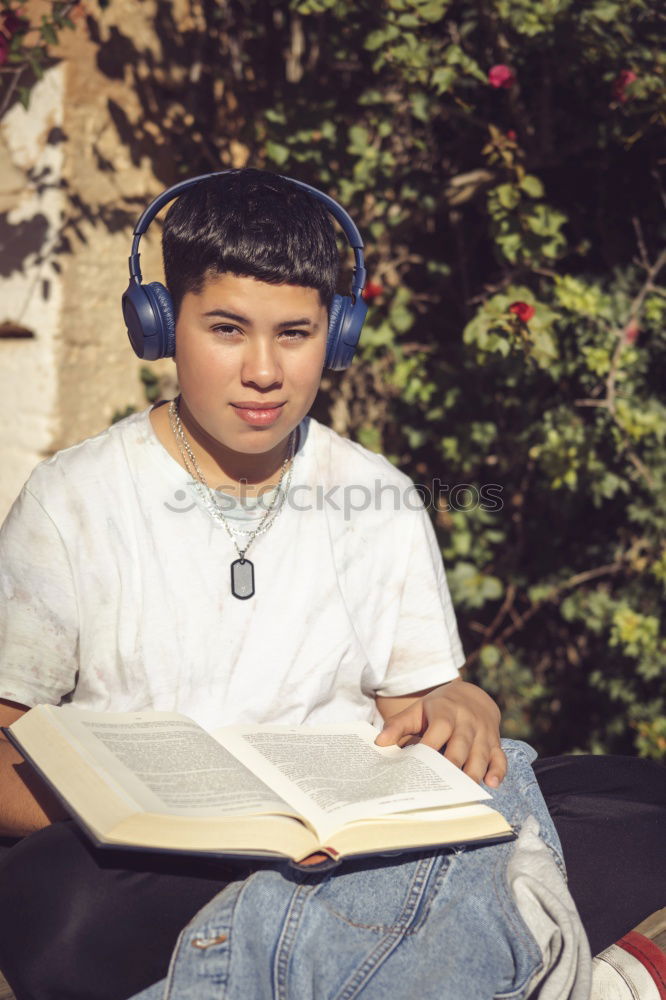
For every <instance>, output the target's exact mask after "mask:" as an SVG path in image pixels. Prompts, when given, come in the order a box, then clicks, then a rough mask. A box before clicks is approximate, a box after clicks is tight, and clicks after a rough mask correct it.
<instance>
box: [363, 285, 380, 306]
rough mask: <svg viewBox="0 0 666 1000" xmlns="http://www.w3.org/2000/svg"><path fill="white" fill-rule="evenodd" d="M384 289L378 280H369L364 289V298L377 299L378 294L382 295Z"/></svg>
mask: <svg viewBox="0 0 666 1000" xmlns="http://www.w3.org/2000/svg"><path fill="white" fill-rule="evenodd" d="M383 291H384V288H383V286H382V285H380V284H378V283H377V282H376V281H369V282H368V283H367V285H366V286H365V288H364V289H363V298H364V299H365V301H366V302H372V300H373V299H376V298H377V296H378V295H381V294H382V292H383Z"/></svg>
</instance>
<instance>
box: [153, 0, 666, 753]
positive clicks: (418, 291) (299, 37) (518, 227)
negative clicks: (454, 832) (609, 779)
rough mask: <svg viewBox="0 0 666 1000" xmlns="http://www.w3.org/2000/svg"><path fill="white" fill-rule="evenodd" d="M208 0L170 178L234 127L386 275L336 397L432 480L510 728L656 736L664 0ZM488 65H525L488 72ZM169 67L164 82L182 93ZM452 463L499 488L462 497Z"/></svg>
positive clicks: (662, 663) (456, 591)
mask: <svg viewBox="0 0 666 1000" xmlns="http://www.w3.org/2000/svg"><path fill="white" fill-rule="evenodd" d="M206 9H207V10H208V11H209V13H208V15H207V16H208V17H209V23H208V28H209V31H208V34H207V36H206V37H207V39H208V43H209V47H208V48H207V49H206V56H205V59H206V60H207V62H206V64H205V66H204V68H203V70H202V72H201V80H202V83H201V89H200V90H196V89H195V87H196V86H198V85H195V83H192V81H191V80H190V77H189V75H187V74H186V81H187V82H186V83H185V84H183V94H182V95H180V98H179V99H182V100H183V101H186V102H187V107H188V112H189V113H190V115H191V116H193V117H194V119H195V120H194V124H193V125H192V124H190V125H189V126H188V127H187V128H181V129H180V131H179V132H177V133H175V132H174V133H173V134H170V133H169V134H166V136H165V142H164V145H163V146H161V147H160V152H159V157H158V159H159V161H160V163H166V162H172V163H173V164H174V167H173V171H174V178H169V182H173V180H174V179H177V177H179V176H180V175H181V174H191V173H194V172H196V171H198V172H202V173H203V172H207V171H209V170H210V169H211V164H216V163H219V165H220V166H221V167H223V166H226V165H230V164H231V163H232V162H234V159H233V158H234V156H236V155H237V154H236V153H234V149H236V150H237V149H238V148H239V147H240V148H242V149H245V150H246V151H247V155H248V158H249V163H251V164H252V165H257V166H265V167H267V168H269V169H274V170H277V171H280V172H283V173H286V174H291V175H294V176H297V177H300V178H302V179H303V180H305V181H308V182H310V183H313V184H315V185H317V186H319V187H323V188H325V189H327V190H328V191H330V193H331V194H333V195H334V196H336V197H338V198H339V200H340V201H342V202H343V203H344V204H345V206H346V207H347V208H348V210H349V211H350V213H351V214H352V216H353V217H354V218H355V219H356V220H357V222H358V224H359V226H360V228H361V231H362V233H363V234H364V236H365V238H366V246H367V254H368V264H369V271H370V277H371V278H372V280H373V281H375V282H377V283H379V284H380V285H381V286H382V290H383V291H382V294H381V296H379V297H378V298H377V299H375V300H374V301H373V303H372V308H371V311H370V314H369V317H368V322H367V326H366V329H365V331H364V335H363V341H362V347H361V350H360V352H359V355H360V356H359V360H358V361H357V363H356V364H355V365H354V366H353V368H352V369H351V370H350V371H349V372H348V373H347V374H346V375H345V376H344V378H342V379H329V380H327V382H326V386H327V389H326V391H327V392H328V403H329V404H330V405H331V406H332V405H334V404H341V405H337V406H336V410H335V412H336V420H337V422H338V426H339V425H340V421H341V420H343V421H344V422H345V423H344V427H345V429H346V431H347V432H348V433H349V434H350V435H352V436H355V437H356V438H357V439H359V440H360V441H362V442H363V443H364V444H366V445H367V446H368V447H370V448H373V449H376V450H382V451H383V452H384V453H385V454H387V455H388V456H390V457H391V458H392V459H393V460H394V461H396V462H397V463H399V464H400V465H401V466H402V467H403V468H405V469H406V470H407V471H408V472H409V473H410V474H411V475H412V476H413V477H414V478H415V479H416V480H417V481H418V482H421V483H425V482H431V481H433V480H434V479H438V480H439V481H440V483H441V484H442V492H441V496H440V499H439V501H438V503H437V510H436V511H434V512H433V514H434V518H435V522H436V525H437V530H438V532H439V535H440V540H441V544H442V551H443V553H444V557H445V561H446V564H447V571H448V575H449V580H450V584H451V589H452V592H453V595H454V600H455V603H456V607H457V610H458V616H459V622H460V626H461V630H462V634H463V642H464V646H465V649H466V651H467V652H468V672H469V676H471V677H472V678H473V679H476V680H478V681H479V682H480V683H481V684H483V685H484V686H485V687H486V688H487V689H488V690H489V691H490V692H491V693H494V694H495V695H496V696H497V697H498V698H499V699H500V701H501V702H502V704H503V707H504V710H505V727H506V732H507V733H508V734H510V735H517V736H523V737H527V738H528V739H530V740H532V741H533V742H534V743H535V744H536V745H537V747H538V748H539V749H540V750H541V751H543V752H560V751H563V750H575V749H580V750H582V749H588V750H593V751H597V752H601V751H618V752H626V753H640V754H643V755H647V756H652V757H655V758H659V757H663V756H664V748H665V746H666V733H665V728H666V726H665V723H664V716H665V715H666V686H665V677H666V670H665V668H666V649H665V641H666V640H665V632H666V627H665V625H666V623H665V621H664V617H665V616H664V595H665V594H666V544H665V541H664V539H665V537H666V509H665V508H664V503H663V497H664V495H665V493H666V482H665V479H666V473H665V471H664V470H666V441H665V436H666V406H665V404H664V397H663V386H664V384H666V361H665V359H666V333H665V331H664V320H665V319H666V288H665V287H664V284H663V281H664V271H665V270H666V257H665V256H664V253H663V251H662V250H661V248H662V246H663V242H664V229H665V227H664V224H663V221H662V216H661V208H662V206H663V202H664V197H665V195H664V191H663V189H662V187H661V186H660V180H659V172H660V165H661V160H662V158H663V124H664V120H665V118H666V94H665V91H664V88H663V74H664V69H665V68H666V49H665V48H664V46H663V37H662V34H663V22H662V20H661V17H660V14H659V13H658V11H657V8H656V5H655V4H653V3H651V2H650V0H625V2H623V3H620V2H615V0H594V2H592V3H588V4H583V5H581V4H578V3H574V2H573V0H488V2H486V3H484V4H469V3H464V2H463V0H385V2H384V3H383V4H377V3H375V2H374V0H290V2H289V3H288V4H278V3H277V0H270V2H269V3H260V2H259V0H243V3H242V4H241V2H240V0H232V2H231V3H230V4H229V5H228V7H227V6H225V7H222V6H221V5H212V7H210V8H206ZM167 27H168V26H167ZM165 30H166V28H165ZM183 44H184V46H185V48H186V49H187V57H188V58H189V57H190V56H189V52H190V50H191V48H192V40H191V39H190V40H189V41H188V39H185V41H184V43H183ZM198 51H202V50H198ZM172 58H173V54H172ZM202 58H203V57H202ZM494 65H503V66H506V67H508V68H509V69H510V70H511V72H512V74H513V76H514V77H515V82H513V83H511V84H510V85H508V86H500V87H495V86H492V85H491V84H490V83H489V78H488V72H489V70H490V69H491V67H492V66H494ZM174 80H175V77H174ZM211 81H221V83H222V84H223V87H222V89H221V92H223V93H224V95H226V96H225V100H224V101H223V102H222V103H221V104H220V107H219V110H218V107H217V105H216V103H215V102H214V101H213V100H212V98H211V94H212V92H213V90H212V88H213V84H212V83H211ZM509 82H510V81H509ZM151 86H152V88H153V89H152V90H151V92H150V100H151V101H152V100H154V99H155V95H156V94H157V95H158V96H159V94H160V93H161V92H160V90H159V86H160V85H159V81H157V82H156V80H155V79H153V78H151ZM175 87H176V84H175V83H174V82H173V81H172V80H170V81H169V84H168V86H166V85H165V86H164V90H163V92H162V93H163V95H164V100H165V102H166V103H167V104H169V107H170V108H172V110H173V108H174V107H175V105H174V101H175V97H174V88H175ZM206 88H209V89H208V90H206ZM228 95H232V97H233V100H232V99H231V97H229V96H228ZM218 103H219V102H218ZM165 117H166V116H165ZM172 117H174V118H175V119H177V118H178V115H177V114H176V112H175V111H174V112H173V115H172ZM140 127H141V126H140V123H135V128H140ZM197 135H198V136H199V138H197ZM140 138H142V139H143V141H145V142H148V141H149V138H148V137H147V134H146V135H141V136H140ZM137 141H138V140H137ZM150 141H152V140H150ZM167 152H168V154H169V155H168V156H167V155H166V154H167ZM212 169H214V166H213V167H212ZM347 256H348V255H346V256H345V268H346V270H345V275H344V277H343V279H342V283H343V284H346V282H347V275H348V260H347ZM457 484H458V485H459V484H469V486H470V487H473V488H474V489H475V490H476V492H477V494H478V496H479V498H481V497H483V496H484V495H486V494H485V491H490V493H491V495H492V496H494V498H495V499H494V501H489V502H486V501H482V500H481V499H480V500H479V503H477V504H476V505H475V506H474V507H473V509H470V510H467V509H459V507H458V508H457V507H456V505H455V503H454V502H453V499H454V496H455V489H454V488H455V486H456V485H457ZM444 485H445V486H446V487H447V490H444ZM493 491H494V492H493ZM447 498H448V500H450V501H451V502H450V503H449V502H448V501H447Z"/></svg>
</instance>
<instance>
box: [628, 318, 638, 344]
mask: <svg viewBox="0 0 666 1000" xmlns="http://www.w3.org/2000/svg"><path fill="white" fill-rule="evenodd" d="M640 332H641V328H640V327H639V325H638V323H637V322H636V320H635V319H632V320H629V322H628V323H627V325H626V326H625V328H624V339H625V341H626V342H627V344H633V343H635V342H636V340H637V339H638V334H639V333H640Z"/></svg>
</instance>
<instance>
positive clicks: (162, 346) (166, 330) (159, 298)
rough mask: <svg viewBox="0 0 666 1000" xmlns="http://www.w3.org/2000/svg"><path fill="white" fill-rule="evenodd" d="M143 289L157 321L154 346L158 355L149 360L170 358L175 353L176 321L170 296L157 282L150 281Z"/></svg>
mask: <svg viewBox="0 0 666 1000" xmlns="http://www.w3.org/2000/svg"><path fill="white" fill-rule="evenodd" d="M143 287H144V289H145V292H146V295H147V297H148V299H149V301H150V302H151V305H152V307H153V313H154V315H155V317H156V318H157V319H158V321H159V323H158V326H159V333H158V338H159V343H158V344H157V345H156V346H157V347H158V351H159V353H157V354H156V355H155V358H151V360H155V359H157V358H172V357H173V356H174V354H175V353H176V319H175V317H174V314H173V302H172V300H171V295H170V294H169V292H168V291H167V289H166V288H165V287H164V285H162V284H161V283H160V282H159V281H151V282H150V284H148V285H144V286H143Z"/></svg>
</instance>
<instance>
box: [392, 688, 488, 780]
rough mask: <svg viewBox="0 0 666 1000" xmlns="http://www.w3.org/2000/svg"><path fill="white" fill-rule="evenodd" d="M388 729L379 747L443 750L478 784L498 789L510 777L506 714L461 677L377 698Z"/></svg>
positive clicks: (484, 694)
mask: <svg viewBox="0 0 666 1000" xmlns="http://www.w3.org/2000/svg"><path fill="white" fill-rule="evenodd" d="M375 701H376V704H377V708H378V709H379V712H380V714H381V716H382V718H383V719H384V728H383V730H382V731H381V733H380V734H379V736H378V737H377V739H376V740H375V743H376V744H377V745H378V746H391V745H392V744H394V743H399V744H400V745H401V746H403V745H404V744H405V743H407V742H410V741H411V742H414V737H420V741H419V742H421V743H425V744H426V746H429V747H433V748H434V749H435V750H441V748H442V747H443V746H444V745H445V744H446V751H445V753H444V756H445V757H446V758H447V760H450V761H451V763H453V764H455V765H456V766H457V767H460V768H462V770H463V771H464V772H465V774H468V775H469V776H470V778H473V779H474V780H475V781H485V783H486V784H487V785H489V786H491V787H495V788H496V787H497V786H498V785H499V784H500V782H501V781H502V779H503V778H504V776H505V774H506V768H507V764H506V757H505V756H504V751H503V750H502V748H501V747H500V731H499V724H500V710H499V708H498V707H497V705H496V704H495V702H494V701H493V699H492V698H491V697H490V695H488V694H486V693H485V691H482V690H481V688H480V687H477V686H476V684H470V683H468V682H467V681H463V680H462V679H461V678H456V679H455V680H452V681H449V682H448V684H442V685H440V687H436V688H430V689H429V690H427V691H417V692H415V693H414V694H409V695H401V696H399V697H395V698H387V697H382V696H379V695H377V696H376V698H375Z"/></svg>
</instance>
